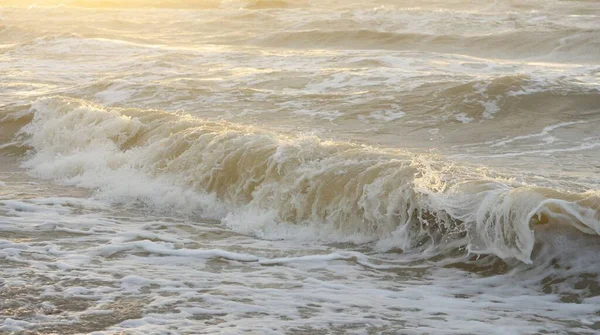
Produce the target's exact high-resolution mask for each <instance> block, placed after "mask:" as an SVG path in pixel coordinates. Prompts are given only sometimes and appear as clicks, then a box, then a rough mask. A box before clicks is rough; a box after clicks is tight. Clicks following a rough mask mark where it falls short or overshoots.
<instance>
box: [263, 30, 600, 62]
mask: <svg viewBox="0 0 600 335" xmlns="http://www.w3.org/2000/svg"><path fill="white" fill-rule="evenodd" d="M253 43H255V44H257V45H262V46H270V47H290V48H324V49H327V48H334V49H344V48H347V49H384V50H419V51H432V52H444V53H456V54H468V55H477V56H482V57H504V58H544V57H551V58H552V59H557V60H558V59H559V60H561V61H565V62H575V61H591V62H594V63H595V62H597V61H598V59H597V57H596V55H598V54H600V39H599V38H598V30H578V29H568V30H561V31H553V32H546V31H512V32H505V33H497V34H493V35H482V36H461V35H433V34H424V33H413V32H391V31H378V30H370V29H359V30H324V29H315V30H302V31H284V32H275V33H272V34H271V35H267V36H261V37H257V38H256V39H255V40H254V42H253Z"/></svg>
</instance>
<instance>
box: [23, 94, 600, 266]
mask: <svg viewBox="0 0 600 335" xmlns="http://www.w3.org/2000/svg"><path fill="white" fill-rule="evenodd" d="M30 113H31V114H32V116H33V117H32V121H31V122H30V123H29V124H27V125H26V126H25V127H24V128H23V129H22V134H23V135H24V136H26V137H27V140H26V142H27V144H28V145H29V146H30V147H31V148H32V152H31V155H30V156H29V157H28V158H27V159H26V161H25V162H24V163H23V165H24V166H25V167H27V168H29V169H31V171H32V172H33V173H35V174H36V175H37V176H39V177H42V178H48V179H54V180H60V181H63V182H66V183H69V184H75V185H78V186H82V187H88V188H94V189H98V191H99V194H100V195H104V196H107V197H109V198H111V199H114V200H116V201H131V199H138V200H142V201H144V202H145V203H146V204H148V205H149V206H152V207H153V208H156V209H165V208H170V209H171V210H172V209H173V208H175V209H176V210H177V211H184V212H187V213H193V212H194V211H198V210H200V211H202V215H203V216H205V217H214V218H217V219H221V220H223V222H224V223H225V224H227V225H229V226H230V227H231V228H233V229H234V230H237V231H241V232H245V233H253V234H257V235H261V236H264V237H267V238H269V237H271V238H273V237H277V236H280V235H278V234H280V233H281V227H283V226H295V227H310V228H311V229H313V230H314V231H317V236H318V237H320V238H327V239H330V238H332V236H338V237H339V236H343V237H344V238H345V239H346V240H353V241H358V242H365V241H374V240H376V241H379V244H380V246H383V247H386V246H387V247H400V248H402V249H405V250H406V249H409V248H415V247H419V246H422V245H423V244H426V245H430V246H431V245H433V246H438V247H443V246H451V247H457V246H463V247H466V248H467V249H468V250H470V251H472V252H476V253H492V254H496V255H498V256H500V257H502V258H509V257H516V258H517V259H519V260H521V261H524V262H530V261H531V260H530V257H531V252H532V250H533V247H534V244H535V238H534V232H533V228H534V226H535V225H540V224H557V225H570V226H574V227H576V228H578V229H579V230H581V231H582V232H584V233H589V234H600V215H599V209H600V208H599V203H600V201H599V200H600V198H599V197H598V194H596V193H594V192H591V191H590V192H588V193H582V194H572V193H564V192H559V191H557V190H551V189H546V188H539V187H534V186H528V185H523V184H520V183H517V182H515V181H513V180H511V179H509V178H506V177H503V176H501V175H498V174H495V173H493V172H490V171H486V170H483V169H478V168H474V167H470V166H467V165H457V164H453V163H452V162H449V161H447V160H444V159H443V158H442V157H439V156H435V155H425V154H419V155H418V154H413V153H410V152H404V151H399V150H391V149H382V148H374V147H369V146H360V145H355V144H352V143H343V142H335V141H326V140H322V139H319V138H317V137H315V136H297V137H290V136H285V135H281V134H275V133H272V132H269V131H265V130H262V129H258V128H254V127H247V126H241V125H235V124H229V123H226V122H208V121H204V120H201V119H197V118H194V117H191V116H187V115H175V114H170V113H165V112H161V111H154V110H136V109H126V110H121V109H106V108H104V107H101V106H97V105H93V104H91V103H89V102H86V101H82V100H76V99H71V98H65V97H53V98H44V99H40V100H38V101H37V102H36V103H34V104H33V105H32V107H31V110H30ZM200 195H201V196H200Z"/></svg>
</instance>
